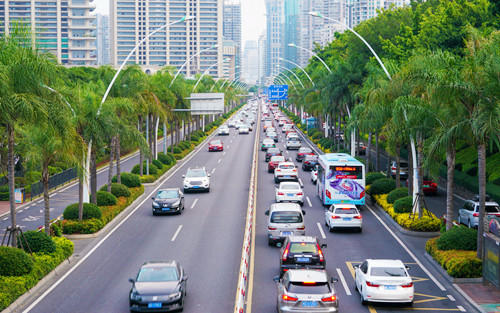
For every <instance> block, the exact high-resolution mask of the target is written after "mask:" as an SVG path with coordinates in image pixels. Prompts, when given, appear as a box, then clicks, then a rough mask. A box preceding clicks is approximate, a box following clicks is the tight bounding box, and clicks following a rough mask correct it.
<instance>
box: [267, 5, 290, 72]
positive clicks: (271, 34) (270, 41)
mask: <svg viewBox="0 0 500 313" xmlns="http://www.w3.org/2000/svg"><path fill="white" fill-rule="evenodd" d="M266 14H267V28H266V45H265V64H264V76H265V78H266V79H268V78H270V77H272V76H274V75H277V74H278V73H279V72H280V69H279V67H278V64H280V60H279V58H281V57H283V44H284V17H285V16H284V0H266Z"/></svg>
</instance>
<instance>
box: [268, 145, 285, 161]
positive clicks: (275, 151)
mask: <svg viewBox="0 0 500 313" xmlns="http://www.w3.org/2000/svg"><path fill="white" fill-rule="evenodd" d="M275 155H283V154H282V153H281V150H280V149H279V148H268V149H267V152H266V162H269V159H271V157H272V156H275Z"/></svg>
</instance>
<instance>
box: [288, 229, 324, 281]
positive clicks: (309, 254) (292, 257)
mask: <svg viewBox="0 0 500 313" xmlns="http://www.w3.org/2000/svg"><path fill="white" fill-rule="evenodd" d="M322 248H326V244H322V245H320V243H319V240H318V238H316V237H312V236H289V237H287V238H286V239H285V242H284V243H283V246H282V247H281V259H280V276H283V274H284V273H285V272H286V271H288V270H290V269H300V268H308V269H325V264H326V262H325V256H324V255H323V251H321V249H322Z"/></svg>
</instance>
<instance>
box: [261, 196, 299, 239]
mask: <svg viewBox="0 0 500 313" xmlns="http://www.w3.org/2000/svg"><path fill="white" fill-rule="evenodd" d="M305 214H306V212H305V211H304V210H302V208H301V207H300V205H299V204H298V203H273V204H272V205H271V207H270V208H269V210H267V211H266V215H268V216H269V220H268V222H267V240H268V244H269V245H275V244H277V243H279V245H280V246H281V243H283V241H285V239H286V237H288V236H304V235H305V234H306V225H305V222H304V215H305Z"/></svg>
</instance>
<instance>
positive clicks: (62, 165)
mask: <svg viewBox="0 0 500 313" xmlns="http://www.w3.org/2000/svg"><path fill="white" fill-rule="evenodd" d="M54 167H60V168H61V169H62V170H63V171H65V170H67V169H68V168H69V166H68V165H67V164H66V163H64V162H55V163H54Z"/></svg>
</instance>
